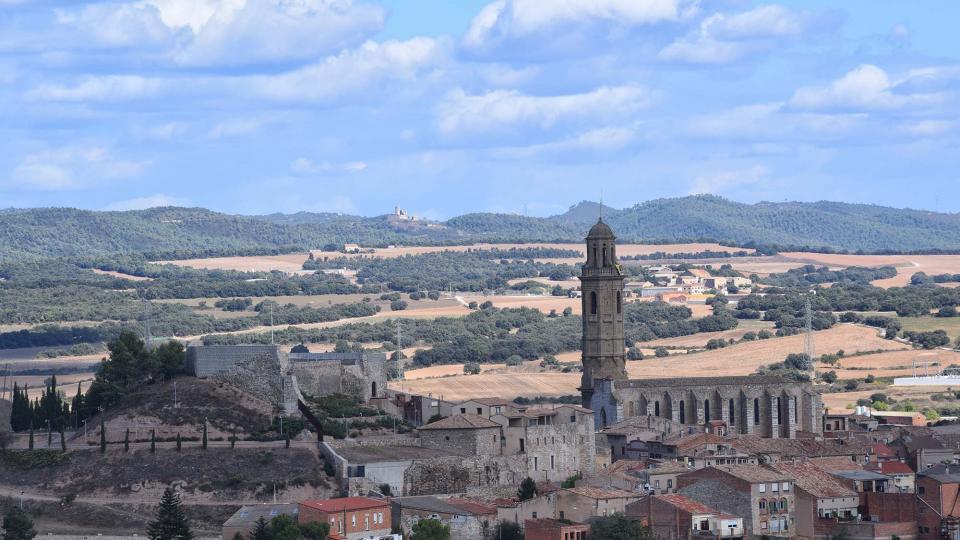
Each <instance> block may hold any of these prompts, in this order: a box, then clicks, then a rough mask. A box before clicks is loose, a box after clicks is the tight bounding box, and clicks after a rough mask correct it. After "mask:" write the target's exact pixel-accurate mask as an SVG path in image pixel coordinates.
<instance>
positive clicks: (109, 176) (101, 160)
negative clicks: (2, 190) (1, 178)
mask: <svg viewBox="0 0 960 540" xmlns="http://www.w3.org/2000/svg"><path fill="white" fill-rule="evenodd" d="M146 165H147V164H146V163H145V162H136V161H128V160H123V159H118V158H115V157H113V156H111V155H110V153H109V152H108V151H107V150H106V149H104V148H100V147H67V148H58V149H54V150H45V151H42V152H36V153H33V154H29V155H27V156H26V157H24V158H23V160H22V161H21V162H20V164H18V165H17V166H16V167H15V168H14V169H13V172H12V174H11V176H10V181H9V182H8V186H9V187H12V188H18V189H26V190H38V191H59V190H70V189H81V188H86V187H90V186H94V185H99V184H102V183H106V182H111V181H115V180H121V179H127V178H132V177H135V176H138V175H139V174H140V173H141V172H142V171H143V169H144V168H145V167H146Z"/></svg>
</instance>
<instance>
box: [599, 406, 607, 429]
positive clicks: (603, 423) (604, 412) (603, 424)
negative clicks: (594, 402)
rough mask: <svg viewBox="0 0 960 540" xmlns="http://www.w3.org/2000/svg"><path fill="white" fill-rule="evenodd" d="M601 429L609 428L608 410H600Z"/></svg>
mask: <svg viewBox="0 0 960 540" xmlns="http://www.w3.org/2000/svg"><path fill="white" fill-rule="evenodd" d="M600 427H607V410H606V409H600Z"/></svg>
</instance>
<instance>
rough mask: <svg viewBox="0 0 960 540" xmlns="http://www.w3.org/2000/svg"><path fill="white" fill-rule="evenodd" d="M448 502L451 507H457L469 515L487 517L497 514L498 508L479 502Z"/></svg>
mask: <svg viewBox="0 0 960 540" xmlns="http://www.w3.org/2000/svg"><path fill="white" fill-rule="evenodd" d="M446 502H447V504H449V505H451V506H455V507H457V508H459V509H460V510H462V511H464V512H465V513H467V514H469V515H474V516H485V515H489V514H496V513H497V507H496V506H493V505H490V504H485V503H482V502H479V501H474V500H470V499H457V498H450V499H447V501H446Z"/></svg>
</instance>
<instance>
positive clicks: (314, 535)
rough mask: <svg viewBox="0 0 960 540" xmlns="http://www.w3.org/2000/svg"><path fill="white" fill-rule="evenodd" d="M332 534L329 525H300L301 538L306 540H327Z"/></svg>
mask: <svg viewBox="0 0 960 540" xmlns="http://www.w3.org/2000/svg"><path fill="white" fill-rule="evenodd" d="M329 534H330V524H329V523H316V522H314V523H303V524H301V525H300V536H302V537H303V538H304V539H305V540H327V536H328V535H329Z"/></svg>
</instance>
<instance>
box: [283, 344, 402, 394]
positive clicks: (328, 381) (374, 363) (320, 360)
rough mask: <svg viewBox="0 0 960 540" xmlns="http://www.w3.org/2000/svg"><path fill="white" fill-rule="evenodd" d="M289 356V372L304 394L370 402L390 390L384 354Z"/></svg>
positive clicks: (310, 354) (356, 353) (354, 353)
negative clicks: (344, 395) (343, 395)
mask: <svg viewBox="0 0 960 540" xmlns="http://www.w3.org/2000/svg"><path fill="white" fill-rule="evenodd" d="M286 357H287V366H288V368H287V369H288V370H289V373H290V374H291V375H293V376H295V377H296V378H297V383H298V384H299V386H300V391H301V392H303V393H304V394H308V395H312V396H324V395H328V394H346V395H350V396H354V397H356V398H357V399H359V400H361V401H369V400H370V399H372V398H381V397H384V395H385V392H386V390H387V378H388V374H387V355H386V354H385V353H377V352H349V353H289V354H287V355H286Z"/></svg>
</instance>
